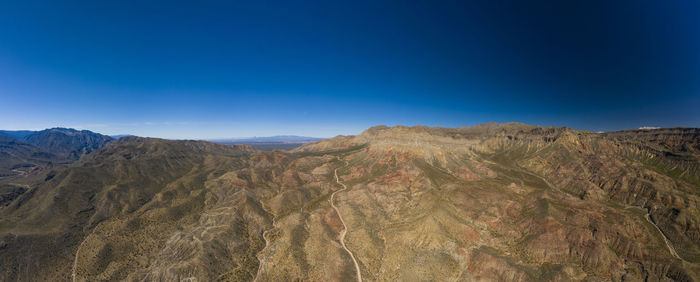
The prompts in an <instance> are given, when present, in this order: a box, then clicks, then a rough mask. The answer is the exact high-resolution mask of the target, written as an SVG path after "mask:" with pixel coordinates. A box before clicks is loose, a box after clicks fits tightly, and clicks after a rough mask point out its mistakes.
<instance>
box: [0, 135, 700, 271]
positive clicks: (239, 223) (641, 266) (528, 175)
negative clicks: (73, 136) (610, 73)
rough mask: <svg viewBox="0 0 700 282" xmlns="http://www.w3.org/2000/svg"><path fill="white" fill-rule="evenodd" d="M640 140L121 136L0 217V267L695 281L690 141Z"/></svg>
mask: <svg viewBox="0 0 700 282" xmlns="http://www.w3.org/2000/svg"><path fill="white" fill-rule="evenodd" d="M649 132H651V131H649ZM649 132H647V131H645V132H642V133H643V134H641V133H639V134H641V135H637V134H638V133H636V132H623V133H619V134H593V133H587V132H580V131H574V130H570V129H566V128H542V127H535V126H528V125H521V124H489V125H482V126H477V127H471V128H456V129H450V128H428V127H413V128H409V127H393V128H388V127H376V128H372V129H369V130H367V131H366V132H364V133H362V134H360V135H358V136H354V137H352V136H350V137H337V138H334V139H330V140H323V141H320V142H317V143H312V144H307V145H305V146H302V147H300V148H298V149H296V150H294V151H292V152H279V151H278V152H260V151H257V150H255V149H253V148H249V147H245V146H243V147H241V146H239V147H229V146H222V145H216V144H211V143H207V142H191V141H187V142H183V141H165V140H157V139H139V138H127V139H125V140H120V141H118V142H115V143H114V144H111V145H108V146H107V147H105V148H103V149H100V150H97V151H96V152H94V153H92V154H90V155H88V158H86V159H85V160H83V161H81V163H80V164H77V165H74V166H72V167H68V168H58V169H56V171H55V172H54V176H53V177H52V178H49V179H47V178H46V177H45V176H44V175H37V176H36V178H35V179H33V181H34V182H33V185H30V188H31V189H28V190H27V191H26V192H24V193H22V194H21V195H19V196H17V197H15V198H14V199H11V200H9V204H8V205H7V206H5V207H3V208H2V209H0V213H1V215H2V217H0V218H2V220H0V233H1V235H2V240H3V241H2V243H1V244H2V246H3V247H2V248H0V260H1V261H0V262H1V263H0V271H1V272H0V275H1V276H2V277H3V278H4V279H9V280H14V279H20V280H21V279H28V280H41V279H48V278H54V279H55V278H56V277H63V278H65V279H66V280H67V279H71V274H72V268H73V265H76V267H75V274H76V275H75V276H76V280H78V281H86V280H102V279H105V280H112V279H127V278H128V279H166V280H169V279H185V278H196V279H198V280H217V279H220V280H234V281H240V280H248V281H250V280H256V281H281V280H294V279H304V280H324V281H332V280H353V279H356V278H358V275H357V269H356V267H355V265H357V267H358V268H359V269H360V271H361V276H362V278H363V279H365V280H414V279H418V280H474V279H478V278H481V279H488V280H520V281H540V280H566V279H573V280H581V279H586V278H589V279H596V278H597V279H603V280H610V279H612V280H620V279H622V278H623V277H624V278H625V279H632V280H635V279H640V280H641V279H650V280H655V279H664V278H670V279H675V280H684V279H687V280H689V279H691V278H697V277H698V263H699V261H698V253H700V251H698V250H699V248H700V246H698V242H700V238H699V236H700V235H699V234H700V232H699V231H698V228H699V227H698V226H699V225H700V224H699V223H698V220H699V219H698V218H700V217H698V216H697V215H698V212H699V211H698V194H697V192H696V191H697V190H698V187H697V185H696V184H695V183H694V182H693V179H695V177H696V176H697V169H698V167H699V166H698V155H699V152H700V147H698V136H700V133H699V131H698V130H694V131H687V130H682V131H674V130H671V129H662V130H659V131H658V132H656V133H654V134H655V135H654V134H652V135H651V137H650V135H649ZM661 140H662V141H663V142H661ZM661 143H663V144H661ZM339 158H340V159H342V160H343V161H341V160H339ZM652 159H653V160H654V162H653V163H650V161H649V160H652ZM344 161H347V166H346V164H345V162H344ZM674 166H675V167H676V168H673V167H674ZM336 171H337V176H338V178H337V179H336V177H335V173H334V172H336ZM339 183H342V184H344V185H345V186H346V187H347V189H343V187H342V185H339ZM339 189H343V190H342V192H338V193H336V194H335V197H334V203H335V207H336V208H337V211H336V210H335V209H334V207H333V205H331V202H330V201H329V200H331V197H332V195H333V193H334V192H337V191H339ZM631 206H635V207H636V208H627V207H631ZM338 214H340V215H342V221H341V220H340V218H339V217H338ZM647 216H648V217H649V218H650V219H653V222H650V221H648V220H647V219H646V218H647ZM657 227H658V229H657ZM343 230H346V233H345V237H344V240H343V241H341V240H339V235H340V234H341V233H342V232H343ZM659 231H661V232H659ZM662 234H663V236H662ZM664 236H665V237H666V238H667V239H668V241H669V245H670V246H671V247H673V249H674V250H676V251H677V253H678V256H679V257H680V258H682V259H678V258H677V257H676V256H675V255H674V254H672V252H671V251H669V250H670V249H671V248H669V246H668V245H667V244H666V243H665V241H664ZM342 243H344V244H345V246H346V248H347V250H348V251H350V253H352V256H351V255H350V254H349V252H348V251H346V250H345V249H344V248H343V246H342V245H343V244H342ZM28 246H34V247H31V248H30V247H28ZM36 246H41V247H42V248H41V249H37V248H36ZM79 246H81V247H80V252H78V256H77V257H76V256H74V255H75V254H76V251H77V249H78V248H79ZM47 253H48V254H55V255H47ZM353 258H354V259H355V261H356V263H355V262H354V261H353ZM74 262H76V263H75V264H74ZM28 267H32V269H37V271H33V272H28V271H26V269H28Z"/></svg>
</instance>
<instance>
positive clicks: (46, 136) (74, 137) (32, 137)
mask: <svg viewBox="0 0 700 282" xmlns="http://www.w3.org/2000/svg"><path fill="white" fill-rule="evenodd" d="M112 140H113V138H112V137H109V136H106V135H102V134H99V133H94V132H92V131H89V130H75V129H70V128H51V129H46V130H42V131H37V132H35V133H33V134H29V135H27V136H25V137H24V139H23V141H25V142H27V143H29V144H32V145H34V146H35V147H37V148H39V149H41V150H43V151H45V152H50V153H52V154H55V155H60V156H65V157H68V158H71V159H76V160H77V159H79V158H80V157H81V156H83V155H85V154H88V153H90V152H92V151H94V150H96V149H99V148H102V147H104V146H105V145H106V144H107V143H109V142H110V141H112Z"/></svg>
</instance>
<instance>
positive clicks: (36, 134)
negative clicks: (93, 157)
mask: <svg viewBox="0 0 700 282" xmlns="http://www.w3.org/2000/svg"><path fill="white" fill-rule="evenodd" d="M112 140H113V139H112V138H111V137H109V136H106V135H102V134H99V133H94V132H91V131H88V130H80V131H79V130H75V129H69V128H51V129H46V130H41V131H27V130H21V131H6V130H0V183H3V182H8V181H13V179H14V178H16V177H17V176H19V177H24V176H28V175H32V174H36V173H37V172H39V171H42V170H46V169H48V168H51V167H52V166H54V165H65V164H70V163H72V162H74V161H77V160H78V159H80V158H81V157H82V156H84V155H86V154H88V153H90V152H92V151H94V150H96V149H99V148H102V147H104V146H105V145H107V143H109V142H111V141H112Z"/></svg>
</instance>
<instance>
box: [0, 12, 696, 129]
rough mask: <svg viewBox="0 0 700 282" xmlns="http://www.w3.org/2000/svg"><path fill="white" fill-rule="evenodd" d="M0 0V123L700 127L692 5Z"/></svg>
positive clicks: (3, 126)
mask: <svg viewBox="0 0 700 282" xmlns="http://www.w3.org/2000/svg"><path fill="white" fill-rule="evenodd" d="M493 2H494V1H483V2H472V3H463V1H455V2H449V1H440V2H439V3H431V2H427V1H426V2H419V1H410V2H400V3H398V2H385V1H381V2H380V1H354V2H352V3H332V2H329V1H314V2H304V5H298V4H295V3H290V2H282V1H280V2H257V1H256V2H254V3H240V2H239V3H231V1H213V2H207V3H193V2H179V1H148V2H147V3H145V2H142V1H114V2H107V1H61V2H55V1H4V2H3V3H0V38H2V40H0V101H1V102H0V129H7V130H13V129H44V128H50V127H57V126H60V127H73V128H78V129H89V130H92V131H95V132H100V133H103V134H134V135H141V136H153V137H163V138H194V139H213V138H232V137H251V136H272V135H303V136H314V137H331V136H335V135H338V134H356V133H359V132H361V131H362V130H364V129H366V128H368V127H371V126H374V125H379V124H385V125H397V124H401V125H408V126H411V125H416V124H421V125H428V126H445V127H457V126H466V125H475V124H480V123H485V122H491V121H493V122H510V121H515V122H523V123H528V124H537V125H555V126H568V127H572V128H576V129H586V130H590V131H594V132H595V131H608V130H620V129H631V128H639V127H645V126H646V127H676V126H684V127H700V111H698V108H700V92H699V91H700V53H698V52H697V50H700V28H698V27H699V26H700V15H698V14H699V13H700V3H699V2H697V1H674V2H658V1H615V2H610V1H585V2H579V3H562V1H547V3H545V2H542V3H540V5H532V4H530V3H518V1H499V2H498V3H493Z"/></svg>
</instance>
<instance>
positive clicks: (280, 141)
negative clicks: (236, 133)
mask: <svg viewBox="0 0 700 282" xmlns="http://www.w3.org/2000/svg"><path fill="white" fill-rule="evenodd" d="M324 139H325V138H316V137H306V136H296V135H277V136H269V137H249V138H228V139H210V140H208V141H211V142H214V143H217V144H224V145H236V144H244V145H250V146H253V147H256V148H258V149H261V150H266V151H269V150H277V149H281V150H291V149H294V148H296V147H299V146H301V145H303V144H306V143H311V142H316V141H321V140H324Z"/></svg>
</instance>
